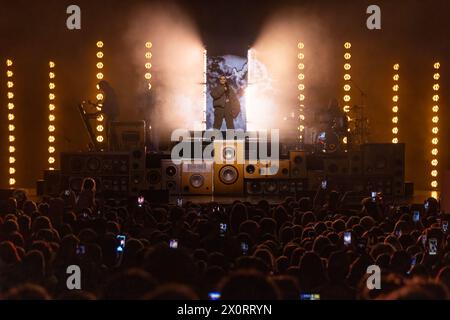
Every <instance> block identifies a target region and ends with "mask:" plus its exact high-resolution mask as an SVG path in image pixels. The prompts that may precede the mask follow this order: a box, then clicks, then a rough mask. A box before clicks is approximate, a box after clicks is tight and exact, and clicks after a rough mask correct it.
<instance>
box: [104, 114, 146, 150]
mask: <svg viewBox="0 0 450 320" xmlns="http://www.w3.org/2000/svg"><path fill="white" fill-rule="evenodd" d="M110 145H111V150H113V151H133V150H136V149H142V148H144V147H145V121H143V120H142V121H133V122H112V123H111V128H110Z"/></svg>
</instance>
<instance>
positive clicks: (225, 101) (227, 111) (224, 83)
mask: <svg viewBox="0 0 450 320" xmlns="http://www.w3.org/2000/svg"><path fill="white" fill-rule="evenodd" d="M211 96H212V98H213V107H214V124H213V128H214V129H218V130H220V128H221V127H222V123H223V120H224V119H225V124H226V127H227V129H234V122H233V121H234V119H235V118H236V117H237V116H238V115H239V113H240V111H241V105H240V103H239V99H238V98H237V96H236V92H235V91H234V90H233V88H232V87H231V86H230V85H229V84H228V80H227V78H226V77H225V76H224V75H222V76H220V77H219V84H218V85H217V86H216V87H214V88H213V89H212V90H211Z"/></svg>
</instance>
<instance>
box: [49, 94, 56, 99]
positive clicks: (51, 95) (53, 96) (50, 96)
mask: <svg viewBox="0 0 450 320" xmlns="http://www.w3.org/2000/svg"><path fill="white" fill-rule="evenodd" d="M48 98H49V99H50V100H55V98H56V97H55V94H54V93H50V94H49V95H48Z"/></svg>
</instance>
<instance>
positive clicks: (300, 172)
mask: <svg viewBox="0 0 450 320" xmlns="http://www.w3.org/2000/svg"><path fill="white" fill-rule="evenodd" d="M289 160H290V162H291V165H290V170H291V178H293V179H300V178H306V177H307V171H306V152H304V151H291V152H290V153H289Z"/></svg>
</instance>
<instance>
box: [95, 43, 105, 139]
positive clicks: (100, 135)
mask: <svg viewBox="0 0 450 320" xmlns="http://www.w3.org/2000/svg"><path fill="white" fill-rule="evenodd" d="M103 46H104V43H103V41H97V64H96V67H97V80H99V81H101V80H103V78H104V76H105V75H104V73H103V68H104V66H105V65H104V62H103V57H104V55H105V54H104V53H103ZM96 98H97V101H99V102H100V101H102V100H103V98H104V97H103V94H102V93H101V91H100V87H99V86H98V85H97V96H96ZM97 109H99V110H101V104H99V107H98V108H97ZM104 129H105V128H104V116H103V115H102V114H99V115H98V116H97V127H96V131H97V137H96V140H97V143H103V142H104V141H105V137H104Z"/></svg>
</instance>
